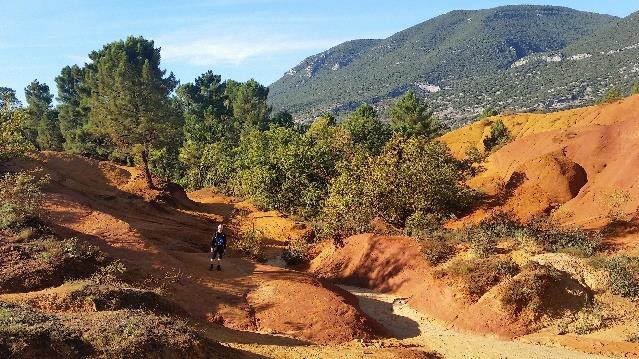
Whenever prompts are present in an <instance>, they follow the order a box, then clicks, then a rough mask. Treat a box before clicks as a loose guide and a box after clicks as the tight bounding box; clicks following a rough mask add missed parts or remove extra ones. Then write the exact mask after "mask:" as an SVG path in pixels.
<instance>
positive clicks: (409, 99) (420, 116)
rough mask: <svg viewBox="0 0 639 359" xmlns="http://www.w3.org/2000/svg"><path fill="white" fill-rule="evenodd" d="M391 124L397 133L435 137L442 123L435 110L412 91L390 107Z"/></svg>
mask: <svg viewBox="0 0 639 359" xmlns="http://www.w3.org/2000/svg"><path fill="white" fill-rule="evenodd" d="M389 115H390V119H391V121H390V125H391V129H392V130H393V132H395V133H401V134H403V135H405V136H415V135H416V136H426V137H435V136H437V135H438V134H439V133H440V132H441V125H440V124H439V123H438V121H437V119H436V118H435V117H434V116H433V112H432V111H430V110H429V109H428V107H427V106H426V105H424V104H421V103H420V101H419V100H418V99H417V97H416V96H415V94H414V93H413V92H412V91H408V92H406V93H405V94H404V95H403V96H402V97H400V98H399V99H398V100H397V101H396V102H395V104H394V105H393V106H392V107H391V109H390V113H389Z"/></svg>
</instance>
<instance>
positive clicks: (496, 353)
mask: <svg viewBox="0 0 639 359" xmlns="http://www.w3.org/2000/svg"><path fill="white" fill-rule="evenodd" d="M340 287H341V288H343V289H345V290H347V291H349V292H350V293H352V294H354V295H355V296H357V297H358V298H359V307H360V309H361V310H362V311H363V312H364V313H366V314H368V315H369V316H370V317H372V318H374V319H376V320H377V321H378V322H379V323H380V324H382V325H383V326H384V327H385V328H386V329H387V330H388V331H389V332H390V334H391V335H393V336H394V337H396V338H398V339H402V342H403V343H404V344H406V345H408V346H417V347H419V346H427V347H429V348H432V349H433V350H435V351H436V352H438V353H439V354H441V355H443V356H444V357H445V358H464V359H468V358H509V359H534V358H539V359H549V358H563V359H582V358H606V357H603V356H599V355H592V354H585V353H579V352H574V351H571V350H568V349H565V348H560V347H549V346H542V345H537V344H531V343H526V342H523V341H518V340H515V341H506V340H499V339H496V338H490V337H484V336H479V335H472V334H464V333H460V332H457V331H455V330H453V329H450V328H447V327H446V326H445V325H443V324H441V323H438V322H436V321H434V320H432V319H429V318H427V317H425V316H424V315H423V314H421V313H419V312H417V311H416V310H414V309H412V308H411V307H410V306H408V305H407V304H406V302H405V301H404V300H403V299H402V298H397V297H396V296H393V295H392V294H381V293H377V292H374V291H371V290H368V289H363V288H357V287H350V286H340Z"/></svg>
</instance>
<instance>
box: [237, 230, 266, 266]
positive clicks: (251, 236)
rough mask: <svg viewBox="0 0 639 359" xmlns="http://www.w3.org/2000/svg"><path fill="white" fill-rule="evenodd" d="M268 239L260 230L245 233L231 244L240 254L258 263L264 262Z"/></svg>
mask: <svg viewBox="0 0 639 359" xmlns="http://www.w3.org/2000/svg"><path fill="white" fill-rule="evenodd" d="M265 240H266V238H265V237H264V235H263V234H262V233H261V232H260V231H259V230H255V229H253V230H250V231H245V232H243V233H242V234H241V235H240V236H239V238H238V239H237V240H235V241H233V242H231V243H233V246H234V247H235V248H236V249H238V250H239V251H240V252H242V253H244V254H245V255H247V256H249V257H250V258H251V259H254V260H256V261H264V260H265V257H264V241H265Z"/></svg>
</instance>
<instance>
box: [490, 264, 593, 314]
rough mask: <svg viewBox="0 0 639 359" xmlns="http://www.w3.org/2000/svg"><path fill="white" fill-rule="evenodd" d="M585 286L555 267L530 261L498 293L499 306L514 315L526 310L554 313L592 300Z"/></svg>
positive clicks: (537, 312)
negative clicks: (571, 279) (499, 298)
mask: <svg viewBox="0 0 639 359" xmlns="http://www.w3.org/2000/svg"><path fill="white" fill-rule="evenodd" d="M591 300H592V296H591V295H590V294H589V293H588V290H587V288H584V287H582V286H580V285H579V284H578V283H576V282H574V281H570V280H569V279H567V278H566V277H565V275H564V274H563V273H562V272H560V271H559V270H557V269H555V268H554V267H551V266H548V265H543V264H539V263H537V262H530V263H528V264H527V265H526V266H524V267H523V268H522V269H521V273H520V274H519V275H518V276H517V277H515V278H513V279H512V280H510V281H508V282H507V283H506V284H505V286H504V287H503V291H502V293H501V302H502V305H503V306H504V307H505V308H506V309H507V310H509V311H510V312H511V313H512V314H514V315H519V314H521V313H522V312H528V313H529V314H532V315H533V316H534V317H540V316H542V315H551V316H557V315H560V314H562V313H564V312H565V311H566V310H567V309H571V310H574V309H576V308H582V307H584V306H586V305H588V304H590V303H591Z"/></svg>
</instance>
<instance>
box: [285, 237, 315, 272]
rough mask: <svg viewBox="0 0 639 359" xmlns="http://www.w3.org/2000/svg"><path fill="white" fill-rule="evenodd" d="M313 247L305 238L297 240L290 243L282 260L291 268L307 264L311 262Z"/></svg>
mask: <svg viewBox="0 0 639 359" xmlns="http://www.w3.org/2000/svg"><path fill="white" fill-rule="evenodd" d="M311 248H312V245H311V244H310V243H309V242H308V241H307V240H306V239H304V238H300V239H296V240H293V241H291V242H289V243H288V245H287V246H286V249H284V252H283V253H282V259H283V260H284V262H286V264H287V265H289V266H294V265H298V264H303V263H307V262H308V261H309V260H310V253H309V252H310V250H311Z"/></svg>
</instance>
